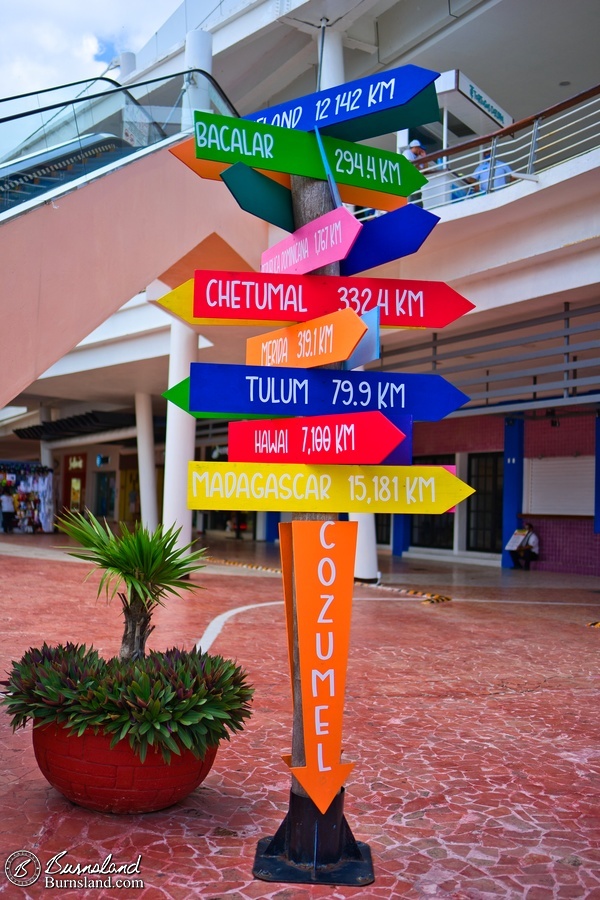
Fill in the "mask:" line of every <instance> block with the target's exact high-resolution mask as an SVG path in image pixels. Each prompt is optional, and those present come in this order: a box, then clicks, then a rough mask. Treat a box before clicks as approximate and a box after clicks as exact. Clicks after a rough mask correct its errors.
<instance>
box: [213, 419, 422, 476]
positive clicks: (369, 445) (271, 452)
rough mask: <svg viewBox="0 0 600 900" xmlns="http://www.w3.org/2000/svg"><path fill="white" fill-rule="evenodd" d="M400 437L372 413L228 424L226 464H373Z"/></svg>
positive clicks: (402, 434) (400, 435) (392, 427)
mask: <svg viewBox="0 0 600 900" xmlns="http://www.w3.org/2000/svg"><path fill="white" fill-rule="evenodd" d="M404 437H405V434H404V432H403V431H400V429H399V428H396V426H395V425H393V424H392V422H390V421H389V419H387V418H386V417H385V416H384V415H383V413H380V412H378V411H373V412H359V413H341V414H337V415H331V416H306V417H300V418H297V419H275V420H273V419H269V420H264V419H263V420H262V421H259V422H256V421H254V422H253V421H249V422H230V423H229V439H228V445H229V461H230V462H276V463H284V462H285V463H310V464H314V465H317V464H318V463H322V464H327V463H336V465H352V464H355V463H357V464H358V463H360V464H363V465H377V463H380V462H382V461H383V460H384V459H385V458H386V457H387V456H389V454H390V453H391V452H392V451H393V450H394V449H395V448H396V447H397V446H398V444H399V443H400V442H401V441H403V440H404Z"/></svg>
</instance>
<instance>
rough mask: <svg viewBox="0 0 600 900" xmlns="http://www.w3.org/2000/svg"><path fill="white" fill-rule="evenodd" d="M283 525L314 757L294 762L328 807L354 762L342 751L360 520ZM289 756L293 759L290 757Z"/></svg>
mask: <svg viewBox="0 0 600 900" xmlns="http://www.w3.org/2000/svg"><path fill="white" fill-rule="evenodd" d="M279 528H280V540H281V567H282V572H283V584H284V600H285V609H286V621H287V626H288V650H289V649H290V648H291V646H292V634H293V630H292V614H293V613H292V587H293V588H294V589H295V592H296V618H297V630H298V656H299V666H300V692H301V695H302V697H301V700H302V704H301V705H302V718H303V732H304V752H305V758H306V765H304V766H293V767H292V766H290V768H291V772H292V774H293V775H295V776H296V778H297V779H298V781H299V782H300V784H301V785H302V787H303V788H304V790H305V791H306V792H307V794H308V795H309V797H310V798H311V800H312V801H313V803H314V804H315V805H316V806H317V807H318V808H319V810H320V811H321V812H322V813H325V812H327V810H328V809H329V806H330V805H331V801H332V800H333V798H334V797H335V796H336V794H338V793H339V791H340V788H341V787H342V785H343V784H344V782H345V780H346V778H347V777H348V775H349V774H350V772H351V771H352V769H353V767H354V764H353V763H342V762H341V755H342V723H343V715H344V693H345V688H346V666H347V662H348V649H349V644H350V618H351V613H352V591H353V586H354V557H355V554H356V532H357V523H356V522H302V521H300V522H289V523H285V524H282V525H280V526H279ZM294 558H295V559H296V565H294ZM292 665H293V662H292V655H290V668H292ZM292 683H293V678H292ZM284 760H285V761H286V762H287V764H288V765H290V757H289V756H284Z"/></svg>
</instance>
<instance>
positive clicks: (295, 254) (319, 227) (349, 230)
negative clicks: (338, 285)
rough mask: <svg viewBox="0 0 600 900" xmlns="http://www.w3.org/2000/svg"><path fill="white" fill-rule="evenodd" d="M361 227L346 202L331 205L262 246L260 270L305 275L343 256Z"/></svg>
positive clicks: (337, 260)
mask: <svg viewBox="0 0 600 900" xmlns="http://www.w3.org/2000/svg"><path fill="white" fill-rule="evenodd" d="M361 228H362V225H361V223H360V222H359V221H358V220H357V219H356V217H355V216H353V215H352V213H351V212H348V210H347V209H346V207H345V206H341V207H339V208H338V209H332V210H331V212H328V213H325V215H324V216H319V218H318V219H314V220H313V221H312V222H309V223H308V225H303V226H302V227H301V228H298V230H297V231H295V232H294V233H293V234H291V235H290V236H289V237H287V238H284V239H283V240H282V241H279V243H277V244H275V245H274V246H273V247H269V249H268V250H265V251H264V253H263V254H262V256H261V260H260V268H261V271H262V272H277V273H280V272H281V273H283V274H290V275H304V274H306V272H312V271H313V269H318V268H320V267H321V266H328V265H329V264H330V263H334V262H339V260H340V259H344V258H345V257H346V256H347V255H348V253H349V252H350V249H351V247H352V245H353V244H354V242H355V240H356V238H357V237H358V235H359V233H360V230H361Z"/></svg>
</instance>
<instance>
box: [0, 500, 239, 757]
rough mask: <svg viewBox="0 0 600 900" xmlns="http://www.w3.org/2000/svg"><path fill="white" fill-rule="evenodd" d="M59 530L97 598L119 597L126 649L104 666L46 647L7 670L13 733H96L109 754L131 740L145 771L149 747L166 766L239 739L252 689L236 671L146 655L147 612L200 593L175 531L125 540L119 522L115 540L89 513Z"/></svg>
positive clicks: (212, 661) (195, 561)
mask: <svg viewBox="0 0 600 900" xmlns="http://www.w3.org/2000/svg"><path fill="white" fill-rule="evenodd" d="M58 527H59V529H60V530H61V531H62V532H64V533H65V534H67V535H68V536H69V537H71V538H73V539H74V540H75V541H77V542H78V543H79V544H80V548H78V549H72V548H65V549H67V550H68V552H69V553H70V554H71V555H72V556H76V557H78V558H79V559H83V560H86V562H91V563H92V564H93V566H94V569H93V570H92V571H95V570H96V569H100V570H101V572H102V575H101V578H100V582H99V585H98V596H100V595H101V594H102V593H103V592H105V593H106V596H107V599H108V600H110V599H112V598H113V597H114V596H115V594H117V595H118V596H119V598H120V600H121V604H122V607H123V615H124V617H125V630H124V633H123V640H122V644H121V649H120V652H119V656H118V657H116V656H115V657H113V658H111V659H108V660H104V659H102V657H100V656H99V655H98V653H97V651H96V650H94V649H93V647H89V648H88V647H87V646H86V645H85V644H73V643H66V644H58V645H56V646H49V645H48V644H46V643H44V644H43V645H42V646H41V647H38V648H31V649H30V650H28V651H27V652H26V653H25V654H24V655H23V656H22V657H21V659H20V660H17V661H13V663H12V669H11V671H10V672H9V677H8V680H7V681H4V682H0V684H1V686H2V689H1V690H0V694H2V695H3V696H2V700H1V705H3V706H4V707H5V708H6V711H7V712H8V713H9V715H11V716H12V720H11V725H12V728H13V730H16V729H17V728H20V727H22V726H24V725H26V724H27V722H29V721H30V720H33V722H34V727H40V726H42V725H47V724H52V723H54V724H57V725H62V726H64V727H65V728H67V729H68V730H69V733H71V734H76V735H82V734H83V733H84V731H86V729H92V730H93V731H94V732H95V733H96V732H102V733H103V734H107V735H111V736H112V742H111V746H114V745H115V744H116V743H118V742H119V741H121V740H125V739H126V738H127V740H128V741H129V744H130V746H131V747H132V749H133V750H134V751H135V752H136V753H137V754H138V755H139V757H140V759H141V760H142V762H143V761H144V759H145V758H146V754H147V752H148V747H156V748H157V749H159V750H160V751H161V753H162V755H163V758H164V759H165V760H166V761H167V762H169V760H170V759H171V754H172V753H176V754H179V753H181V751H182V750H184V749H188V750H191V751H192V752H193V753H194V754H195V755H196V756H197V757H204V756H205V754H206V751H207V749H208V748H209V747H215V746H216V745H217V744H218V743H219V741H220V740H222V739H223V738H226V739H227V740H229V736H230V734H231V733H232V732H235V731H241V730H242V728H243V727H244V722H245V720H246V719H247V718H249V716H250V714H251V705H250V704H251V700H252V694H253V688H252V687H251V685H249V683H248V681H247V675H246V673H245V672H244V670H243V669H242V668H240V667H239V666H237V665H236V663H235V662H233V661H232V660H228V659H224V658H223V657H221V656H210V655H209V654H207V653H202V652H201V651H200V650H192V651H189V652H188V651H185V650H178V649H176V648H173V649H171V650H167V651H165V652H163V653H159V652H157V651H151V652H150V653H148V655H146V652H145V648H146V640H147V638H148V635H149V634H150V633H151V631H152V626H151V618H152V613H153V611H154V610H155V609H156V607H157V606H158V605H163V604H164V602H165V599H166V598H167V597H168V595H169V594H175V595H177V596H180V591H182V590H186V591H189V590H193V589H195V588H196V587H198V585H195V584H193V583H191V582H189V581H188V578H189V576H190V575H191V574H192V573H193V572H195V571H197V570H198V569H200V568H202V567H203V565H204V563H203V562H202V557H203V555H204V552H205V551H204V550H198V551H193V550H192V545H191V544H188V545H186V546H185V547H178V546H177V538H178V536H179V531H178V530H176V529H175V528H164V527H163V526H162V525H159V526H158V528H156V529H155V530H154V531H152V532H151V531H149V530H148V529H147V528H145V527H144V526H143V525H141V524H138V525H136V526H135V527H134V529H133V531H130V530H129V529H128V528H127V526H126V525H124V524H123V523H121V525H120V531H119V533H118V534H114V533H113V532H112V530H111V529H110V528H109V526H108V525H107V524H106V522H105V523H104V524H101V523H100V522H99V521H98V519H96V518H95V517H94V516H93V515H92V514H91V513H89V512H86V515H85V516H84V515H82V514H81V513H79V512H66V513H64V514H63V515H62V516H61V517H60V519H59V520H58ZM90 574H91V573H90Z"/></svg>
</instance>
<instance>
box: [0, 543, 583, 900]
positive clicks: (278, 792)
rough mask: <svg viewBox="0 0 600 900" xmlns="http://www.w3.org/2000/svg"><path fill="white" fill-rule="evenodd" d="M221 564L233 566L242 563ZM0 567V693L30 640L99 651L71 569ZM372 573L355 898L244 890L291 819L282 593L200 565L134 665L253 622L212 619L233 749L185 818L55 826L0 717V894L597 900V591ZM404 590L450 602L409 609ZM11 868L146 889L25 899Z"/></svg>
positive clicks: (429, 571)
mask: <svg viewBox="0 0 600 900" xmlns="http://www.w3.org/2000/svg"><path fill="white" fill-rule="evenodd" d="M30 546H33V545H30ZM219 549H220V550H221V551H223V548H219ZM226 549H227V548H226ZM228 549H229V550H230V551H231V553H230V556H232V557H233V556H234V554H235V555H237V556H238V562H239V561H240V553H241V551H240V550H239V548H238V547H233V546H232V545H230V547H229V548H228ZM0 550H1V552H0V584H1V585H2V589H1V597H2V612H3V616H2V618H3V627H2V630H1V633H0V670H1V671H2V672H3V673H4V672H5V671H6V670H7V668H8V666H9V665H10V660H11V659H13V658H15V657H17V656H20V655H21V654H22V653H23V652H24V651H25V650H26V649H27V648H28V647H29V646H31V645H32V644H38V643H41V641H42V640H46V641H49V642H56V641H64V640H67V639H71V640H74V641H87V642H90V641H93V643H94V646H96V647H97V648H98V649H99V650H100V651H101V652H102V653H104V654H107V655H110V654H113V653H115V652H116V651H117V649H118V646H119V641H120V634H121V619H120V615H119V610H118V606H117V605H116V604H115V605H113V606H107V604H106V603H105V602H104V601H103V600H101V601H97V600H96V599H95V587H94V584H95V582H94V579H91V580H90V581H87V582H85V583H84V582H83V578H84V576H85V574H86V572H87V571H88V568H87V567H86V565H85V564H81V563H77V562H72V561H66V560H64V561H59V560H58V559H55V558H54V557H53V556H52V554H48V558H41V557H39V556H38V557H35V556H32V555H30V554H27V555H20V556H17V555H11V554H12V553H16V552H17V550H18V546H17V544H16V543H14V544H11V543H10V542H3V544H2V547H1V548H0ZM244 552H245V553H246V556H247V554H248V552H249V551H248V550H247V549H245V550H244ZM55 555H56V554H55ZM214 555H215V556H216V555H217V554H216V553H215V554H214ZM246 562H248V559H246ZM259 562H260V563H261V564H263V565H264V564H265V563H266V562H268V560H265V559H261V558H259ZM272 562H273V560H272V559H271V563H272ZM275 565H276V562H275ZM382 568H383V569H384V570H385V576H384V577H385V584H384V585H383V586H382V587H379V588H378V587H370V586H364V585H357V586H356V588H355V602H354V611H353V622H352V638H351V653H350V660H349V666H348V679H347V692H346V707H345V709H346V712H345V721H344V747H345V754H344V759H345V760H352V761H354V762H355V769H354V771H353V773H352V775H351V777H350V779H349V781H348V783H347V785H346V802H345V815H346V818H347V820H348V822H349V824H350V827H351V828H352V831H353V833H354V836H355V837H356V838H357V840H360V841H364V842H366V843H368V844H369V845H370V847H371V851H372V854H373V863H374V868H375V882H374V883H373V884H371V885H369V886H367V887H360V888H356V887H339V888H335V887H329V886H323V885H315V886H301V885H293V884H285V883H282V884H269V883H266V882H263V881H258V880H256V879H254V878H253V876H252V865H253V860H254V853H255V849H256V843H257V841H258V840H259V838H262V837H265V836H267V835H272V834H274V832H275V830H276V829H277V827H278V826H279V824H280V823H281V821H282V819H283V817H284V815H285V813H286V811H287V806H288V792H289V785H290V779H289V775H288V774H287V772H286V769H285V767H284V765H283V763H282V762H281V760H280V754H281V753H284V752H286V751H288V750H289V748H290V738H291V704H290V689H289V677H288V671H287V656H286V642H285V626H284V616H283V605H282V604H281V600H282V592H281V585H280V580H279V578H278V577H277V576H276V575H274V574H271V573H269V572H265V571H261V570H259V569H254V570H253V569H249V568H243V567H241V566H239V567H236V566H225V565H223V566H215V565H212V566H210V567H209V568H208V569H207V570H205V571H204V572H201V573H199V575H198V576H197V579H196V580H197V581H198V583H199V584H201V585H202V587H203V588H204V590H201V591H199V592H198V593H197V594H196V595H195V596H194V597H193V598H187V599H184V600H176V599H174V600H173V601H172V602H171V603H170V604H169V606H168V608H166V609H161V610H159V612H158V613H157V614H156V616H155V622H156V629H155V632H154V633H153V635H152V638H151V642H150V643H151V645H152V646H154V647H157V648H159V649H164V648H165V647H167V646H172V645H173V644H177V645H178V646H185V647H188V648H189V647H191V646H193V644H194V643H195V642H196V640H197V639H198V638H200V636H201V635H202V634H203V633H204V630H205V628H206V627H207V626H208V624H209V623H210V622H211V620H212V619H214V617H215V616H217V615H220V614H221V613H223V612H225V611H227V610H230V609H233V608H235V607H238V606H247V605H252V604H259V605H258V606H257V607H256V608H253V609H250V610H247V611H245V612H242V613H240V614H238V615H236V616H234V617H233V618H231V619H229V620H228V621H227V622H226V624H225V626H224V628H223V630H222V631H221V632H220V634H219V635H218V636H217V638H216V640H215V642H214V644H213V645H212V647H211V650H212V651H214V652H217V653H221V654H223V655H227V656H231V657H234V658H235V659H236V660H237V661H238V662H239V663H241V664H242V665H244V666H245V667H246V668H247V669H248V671H249V673H250V676H251V680H252V681H253V683H254V685H255V687H256V694H255V701H254V715H253V718H252V719H251V721H250V722H249V724H248V725H247V727H246V729H245V731H244V732H243V733H242V734H241V735H238V736H236V737H234V738H233V740H232V741H231V744H225V745H223V746H222V747H221V748H220V749H219V752H218V754H217V759H216V762H215V764H214V766H213V769H212V771H211V772H210V774H209V776H208V777H207V779H206V781H205V782H204V783H203V784H202V785H201V787H200V788H199V789H198V790H197V791H195V792H194V793H193V794H192V795H191V796H190V797H188V799H187V800H185V801H184V802H182V803H180V804H178V805H177V806H174V807H172V808H171V809H168V810H164V811H162V812H158V813H152V814H146V815H143V816H112V815H103V814H98V813H92V812H88V811H87V810H84V809H81V808H78V807H76V806H73V805H72V804H71V803H69V802H68V801H66V800H65V799H63V798H62V797H61V795H60V794H58V793H57V792H56V791H55V790H54V789H53V788H51V787H50V786H49V785H48V784H47V782H46V781H45V780H44V778H43V776H42V775H41V774H40V773H39V770H38V768H37V765H36V762H35V759H34V756H33V751H32V748H31V734H30V732H29V731H28V730H27V731H20V732H19V733H17V734H16V735H13V734H12V732H11V731H10V728H9V724H8V721H9V720H8V716H6V715H5V714H4V713H0V754H1V760H2V786H1V791H2V800H1V803H2V805H1V809H2V813H3V814H2V817H1V818H0V857H1V859H0V862H1V868H0V894H3V895H4V896H6V897H7V898H13V897H14V898H26V897H32V898H38V897H46V896H48V897H51V896H53V895H58V896H61V897H82V898H88V897H89V898H93V897H99V896H102V897H104V896H116V897H122V898H130V897H136V898H137V897H139V898H144V900H155V898H156V900H159V898H173V900H184V898H191V897H194V898H202V900H219V898H225V897H227V898H233V900H247V898H256V900H263V898H264V900H267V898H268V900H270V898H276V900H304V898H328V900H330V898H333V900H343V898H350V897H360V898H364V900H379V898H381V900H388V898H396V897H399V898H408V900H413V898H414V900H416V898H444V900H480V898H481V900H482V898H494V900H495V898H524V900H550V898H552V900H554V898H556V900H563V898H564V900H571V898H573V900H575V898H582V900H600V741H599V738H600V716H599V715H598V683H599V674H600V664H599V659H600V629H599V628H591V627H588V625H587V623H588V622H591V621H594V620H598V619H600V585H599V584H598V582H597V580H595V581H594V580H593V579H591V578H587V579H586V578H576V577H574V576H570V577H569V578H567V577H566V576H554V577H552V578H550V577H549V576H548V574H547V573H546V574H544V573H534V572H531V573H524V572H514V573H513V572H508V573H506V572H505V573H501V572H500V570H498V571H495V570H494V571H493V572H492V571H490V570H488V569H483V568H479V567H475V566H462V567H460V566H456V565H452V564H451V563H448V564H447V565H446V564H443V563H438V564H433V563H416V562H412V563H406V562H404V563H391V562H389V560H388V561H387V562H385V561H384V563H382ZM406 589H413V590H418V591H429V592H432V593H436V594H443V595H447V596H450V597H452V601H451V602H447V603H423V601H422V597H420V596H418V595H408V594H406V593H403V592H402V591H403V590H406ZM273 604H277V605H273ZM2 677H3V676H2ZM20 849H27V850H30V851H32V852H33V853H35V854H36V855H37V856H38V857H39V859H40V861H41V863H42V866H44V865H46V864H47V862H48V860H50V859H51V857H52V856H54V855H55V854H57V853H59V852H61V851H62V850H68V851H69V859H70V860H71V861H73V862H80V863H81V864H85V863H95V862H102V860H103V859H104V858H105V857H106V856H107V855H108V854H112V857H113V859H114V860H115V861H116V862H121V863H126V862H133V861H135V859H137V857H138V855H140V854H141V863H140V876H139V877H141V879H143V881H144V887H143V888H140V887H138V888H135V889H122V890H111V891H108V890H102V889H91V888H89V889H77V890H70V889H66V890H62V889H61V890H59V889H54V890H49V889H48V888H46V887H44V884H43V878H42V879H40V881H39V882H38V883H37V884H36V885H34V886H32V887H30V888H28V889H27V890H22V889H19V888H16V887H14V886H13V885H11V884H10V883H9V882H8V880H7V879H6V877H5V875H4V871H3V866H4V860H5V859H6V857H8V855H9V854H10V853H12V852H14V851H16V850H20Z"/></svg>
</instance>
